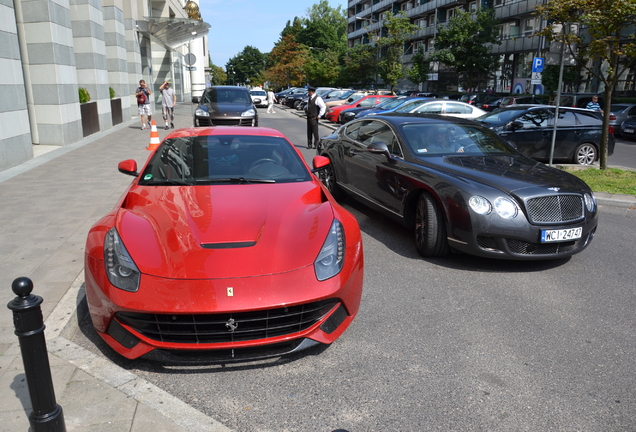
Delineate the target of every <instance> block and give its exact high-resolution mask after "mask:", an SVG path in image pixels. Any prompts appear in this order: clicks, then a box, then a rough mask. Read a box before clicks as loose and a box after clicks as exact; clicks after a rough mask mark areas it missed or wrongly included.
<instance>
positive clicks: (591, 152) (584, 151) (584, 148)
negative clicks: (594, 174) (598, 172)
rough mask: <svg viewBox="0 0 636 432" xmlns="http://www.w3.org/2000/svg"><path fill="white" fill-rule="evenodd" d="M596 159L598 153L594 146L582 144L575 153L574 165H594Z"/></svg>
mask: <svg viewBox="0 0 636 432" xmlns="http://www.w3.org/2000/svg"><path fill="white" fill-rule="evenodd" d="M596 157H597V151H596V147H594V145H593V144H589V143H585V144H581V145H580V146H578V147H577V148H576V151H575V152H574V163H575V164H579V165H592V164H593V163H594V162H595V161H596Z"/></svg>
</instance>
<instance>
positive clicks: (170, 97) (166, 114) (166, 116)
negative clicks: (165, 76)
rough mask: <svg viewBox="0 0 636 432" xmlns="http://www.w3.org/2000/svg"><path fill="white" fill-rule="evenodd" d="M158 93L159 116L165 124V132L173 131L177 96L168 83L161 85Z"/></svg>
mask: <svg viewBox="0 0 636 432" xmlns="http://www.w3.org/2000/svg"><path fill="white" fill-rule="evenodd" d="M159 91H160V92H161V115H162V116H163V121H165V122H166V130H168V128H172V129H174V106H175V105H176V104H177V95H176V94H175V92H174V89H173V88H172V87H170V83H169V82H168V81H164V82H163V84H161V86H160V87H159ZM168 120H169V121H168Z"/></svg>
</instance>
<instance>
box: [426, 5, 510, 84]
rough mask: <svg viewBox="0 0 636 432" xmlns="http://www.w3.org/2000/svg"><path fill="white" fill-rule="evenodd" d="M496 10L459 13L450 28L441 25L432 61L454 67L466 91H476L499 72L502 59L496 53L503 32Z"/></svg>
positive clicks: (449, 24)
mask: <svg viewBox="0 0 636 432" xmlns="http://www.w3.org/2000/svg"><path fill="white" fill-rule="evenodd" d="M498 23H499V21H498V20H497V19H496V18H495V10H494V9H492V8H480V9H479V10H477V12H475V13H471V12H462V11H458V12H457V14H455V15H454V16H453V17H452V18H451V19H450V20H449V21H448V23H447V24H446V25H442V26H439V31H438V33H437V36H436V37H435V52H433V54H432V55H431V60H434V61H440V62H442V63H444V64H445V65H446V66H449V67H451V68H454V69H455V71H456V72H457V73H458V74H459V81H460V84H461V86H462V87H464V88H476V87H478V85H479V83H480V82H482V81H485V80H487V79H488V78H490V77H491V76H492V75H493V74H494V72H495V71H496V70H497V69H499V56H498V55H497V54H493V53H492V45H493V44H501V42H500V41H499V40H498V36H499V30H498V27H497V24H498Z"/></svg>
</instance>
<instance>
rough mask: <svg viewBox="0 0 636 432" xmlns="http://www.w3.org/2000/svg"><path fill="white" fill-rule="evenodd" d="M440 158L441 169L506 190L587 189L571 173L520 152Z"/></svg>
mask: <svg viewBox="0 0 636 432" xmlns="http://www.w3.org/2000/svg"><path fill="white" fill-rule="evenodd" d="M442 160H443V161H442V165H443V168H444V170H447V171H451V172H453V173H454V174H455V175H457V176H459V177H462V178H464V179H466V180H471V181H475V182H479V183H482V184H487V185H489V186H492V187H494V188H497V189H500V190H502V191H505V192H509V193H517V192H519V191H521V190H524V189H525V190H529V189H537V193H543V194H545V190H546V189H547V188H555V187H556V188H559V189H560V190H561V191H562V192H568V191H576V192H580V191H581V189H582V188H583V189H588V187H587V185H586V184H585V183H584V182H583V181H582V180H581V179H579V178H577V177H575V176H573V175H572V174H569V173H567V172H565V171H562V170H559V169H555V168H550V167H547V166H546V165H544V164H542V163H540V162H537V161H534V160H532V159H529V158H526V157H523V156H488V157H482V156H446V157H444V158H442ZM539 190H541V191H542V192H539ZM526 192H527V193H532V192H529V191H526Z"/></svg>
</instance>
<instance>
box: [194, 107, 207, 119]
mask: <svg viewBox="0 0 636 432" xmlns="http://www.w3.org/2000/svg"><path fill="white" fill-rule="evenodd" d="M194 114H195V115H196V116H197V117H210V113H209V112H208V111H207V110H205V109H203V108H201V107H198V108H197V109H196V111H195V112H194Z"/></svg>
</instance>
